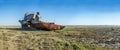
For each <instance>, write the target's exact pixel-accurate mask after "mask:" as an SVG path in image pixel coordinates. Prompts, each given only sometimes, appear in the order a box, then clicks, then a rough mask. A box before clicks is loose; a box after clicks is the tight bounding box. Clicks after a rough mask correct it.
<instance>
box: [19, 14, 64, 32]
mask: <svg viewBox="0 0 120 50" xmlns="http://www.w3.org/2000/svg"><path fill="white" fill-rule="evenodd" d="M39 18H41V16H40V14H39V12H37V14H32V13H26V14H25V17H24V19H23V20H19V22H20V24H21V26H22V28H23V29H25V28H35V29H38V30H61V29H63V28H64V27H65V26H62V25H57V24H55V23H51V22H43V21H41V20H39Z"/></svg>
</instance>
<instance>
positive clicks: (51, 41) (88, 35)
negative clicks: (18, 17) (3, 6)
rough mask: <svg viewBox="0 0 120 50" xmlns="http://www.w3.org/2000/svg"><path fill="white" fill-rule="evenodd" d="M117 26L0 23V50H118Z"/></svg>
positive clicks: (119, 28)
mask: <svg viewBox="0 0 120 50" xmlns="http://www.w3.org/2000/svg"><path fill="white" fill-rule="evenodd" d="M119 36H120V27H119V26H67V28H65V29H64V30H56V31H55V32H53V31H41V30H23V29H20V27H18V26H3V27H0V46H1V47H0V50H115V49H116V50H119V49H120V47H119V46H120V45H119V44H120V40H119V39H120V37H119Z"/></svg>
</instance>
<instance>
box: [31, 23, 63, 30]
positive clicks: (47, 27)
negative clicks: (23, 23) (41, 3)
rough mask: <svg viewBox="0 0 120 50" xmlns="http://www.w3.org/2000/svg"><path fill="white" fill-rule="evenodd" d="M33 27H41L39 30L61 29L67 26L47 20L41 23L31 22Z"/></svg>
mask: <svg viewBox="0 0 120 50" xmlns="http://www.w3.org/2000/svg"><path fill="white" fill-rule="evenodd" d="M30 25H31V27H33V28H36V29H39V30H49V31H51V30H61V29H63V28H64V27H65V26H62V25H57V24H54V23H47V22H39V23H34V24H33V23H32V24H30Z"/></svg>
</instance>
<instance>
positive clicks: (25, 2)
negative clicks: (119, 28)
mask: <svg viewBox="0 0 120 50" xmlns="http://www.w3.org/2000/svg"><path fill="white" fill-rule="evenodd" d="M37 11H39V12H40V14H41V16H42V19H41V20H42V21H46V22H55V23H56V24H62V25H120V1H119V0H0V25H20V23H19V22H18V20H20V19H23V18H24V13H26V12H31V13H36V12H37Z"/></svg>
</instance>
